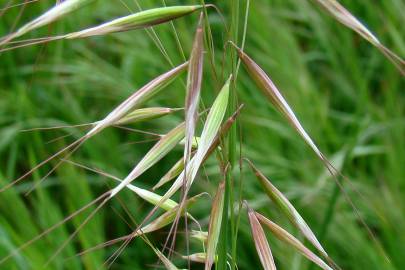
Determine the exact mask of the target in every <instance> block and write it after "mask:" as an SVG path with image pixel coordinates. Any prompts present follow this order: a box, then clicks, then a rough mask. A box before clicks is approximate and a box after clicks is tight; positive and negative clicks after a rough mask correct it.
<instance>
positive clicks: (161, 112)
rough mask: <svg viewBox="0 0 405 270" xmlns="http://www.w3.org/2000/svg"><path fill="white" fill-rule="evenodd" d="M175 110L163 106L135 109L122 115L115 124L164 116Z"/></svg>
mask: <svg viewBox="0 0 405 270" xmlns="http://www.w3.org/2000/svg"><path fill="white" fill-rule="evenodd" d="M176 111H177V109H171V108H163V107H152V108H142V109H137V110H134V111H132V112H130V113H128V114H127V115H125V116H124V117H122V118H121V119H120V120H118V121H117V122H116V123H115V125H124V124H133V123H138V122H142V121H148V120H152V119H156V118H160V117H163V116H166V115H168V114H171V113H174V112H176Z"/></svg>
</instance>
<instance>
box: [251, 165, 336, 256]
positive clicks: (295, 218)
mask: <svg viewBox="0 0 405 270" xmlns="http://www.w3.org/2000/svg"><path fill="white" fill-rule="evenodd" d="M249 165H250V166H251V168H252V170H253V172H254V173H255V175H256V177H257V179H258V180H259V182H260V184H261V185H262V187H263V188H264V190H265V192H266V194H267V195H268V196H269V198H270V199H271V200H272V201H273V202H274V203H275V204H276V205H277V206H278V208H279V209H280V210H281V212H282V213H283V214H284V215H286V216H287V218H288V219H289V220H290V222H291V223H292V224H293V225H294V226H295V227H296V228H297V229H298V230H300V231H301V233H302V234H303V235H304V236H305V237H306V238H307V239H308V240H309V241H310V242H311V243H312V244H313V245H314V246H315V247H316V249H318V250H319V252H321V253H322V255H323V256H325V257H328V254H327V253H326V251H325V250H324V248H323V247H322V245H321V244H320V243H319V241H318V239H317V238H316V236H315V234H314V233H313V232H312V230H311V228H310V227H309V226H308V224H307V223H306V222H305V220H304V219H303V218H302V216H301V215H300V214H299V213H298V211H297V210H296V209H295V207H294V206H293V205H292V204H291V203H290V201H289V200H288V199H287V198H286V197H285V196H284V195H283V193H281V192H280V191H279V190H278V189H277V188H276V187H275V186H274V185H273V184H272V183H271V182H270V180H269V179H267V178H266V176H264V174H263V173H262V172H260V171H259V170H258V169H257V168H256V167H255V166H254V165H253V163H252V162H250V161H249Z"/></svg>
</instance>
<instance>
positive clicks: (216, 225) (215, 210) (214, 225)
mask: <svg viewBox="0 0 405 270" xmlns="http://www.w3.org/2000/svg"><path fill="white" fill-rule="evenodd" d="M224 193H225V182H223V181H222V182H221V183H220V184H219V186H218V190H217V193H216V195H215V198H214V200H213V203H212V209H211V215H210V223H209V229H208V243H207V256H206V260H205V268H204V269H205V270H210V269H211V267H212V265H213V263H214V259H215V253H216V249H217V245H218V240H219V233H220V232H221V223H222V215H223V208H224Z"/></svg>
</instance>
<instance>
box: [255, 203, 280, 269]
mask: <svg viewBox="0 0 405 270" xmlns="http://www.w3.org/2000/svg"><path fill="white" fill-rule="evenodd" d="M248 217H249V222H250V228H251V230H252V236H253V239H254V242H255V247H256V251H257V254H258V255H259V258H260V262H261V263H262V266H263V269H265V270H276V269H277V268H276V264H275V263H274V259H273V255H272V253H271V249H270V246H269V242H268V241H267V239H266V235H265V233H264V231H263V228H262V226H261V225H260V222H259V220H258V219H257V217H256V215H255V212H254V211H253V210H252V209H250V208H249V209H248Z"/></svg>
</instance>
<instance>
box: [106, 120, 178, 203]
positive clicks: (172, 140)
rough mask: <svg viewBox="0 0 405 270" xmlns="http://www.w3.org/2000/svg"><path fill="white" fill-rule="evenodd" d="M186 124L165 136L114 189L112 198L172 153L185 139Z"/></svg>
mask: <svg viewBox="0 0 405 270" xmlns="http://www.w3.org/2000/svg"><path fill="white" fill-rule="evenodd" d="M184 129H185V124H184V123H181V124H180V125H178V126H177V127H175V128H174V129H172V130H171V131H170V132H169V133H167V134H166V135H164V136H163V137H162V138H161V139H160V140H159V141H158V142H157V143H156V144H155V145H154V146H153V147H152V148H151V149H150V150H149V152H148V153H147V154H146V155H145V156H144V157H143V158H142V160H141V161H140V162H139V163H138V164H137V165H136V166H135V168H134V169H133V170H132V171H131V172H130V173H129V174H128V176H127V177H125V179H124V180H123V181H122V182H121V183H120V184H119V185H118V186H116V187H115V188H114V189H112V190H111V193H110V198H112V197H114V196H115V195H116V194H117V193H118V192H119V191H120V190H122V189H123V188H124V187H125V186H126V185H128V184H129V183H131V182H132V181H133V180H134V179H136V178H137V177H138V176H140V175H141V174H142V173H144V172H145V171H146V170H147V169H149V168H150V167H152V166H153V165H154V164H155V163H156V162H158V161H159V160H160V159H162V158H163V157H164V156H165V155H166V154H167V153H168V152H170V151H171V150H172V149H173V148H174V147H175V146H176V145H177V144H178V143H179V142H180V140H181V139H183V137H184Z"/></svg>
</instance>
